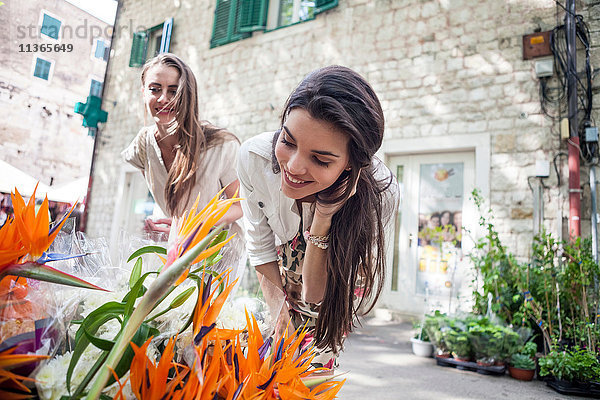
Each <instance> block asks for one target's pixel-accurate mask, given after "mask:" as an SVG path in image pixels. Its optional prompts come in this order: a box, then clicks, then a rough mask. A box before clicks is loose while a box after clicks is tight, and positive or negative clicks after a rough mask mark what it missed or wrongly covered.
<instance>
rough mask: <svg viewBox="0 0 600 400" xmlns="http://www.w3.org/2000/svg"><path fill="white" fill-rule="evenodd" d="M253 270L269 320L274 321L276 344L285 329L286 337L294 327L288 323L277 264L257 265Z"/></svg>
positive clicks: (288, 318) (274, 262)
mask: <svg viewBox="0 0 600 400" xmlns="http://www.w3.org/2000/svg"><path fill="white" fill-rule="evenodd" d="M255 268H256V275H257V276H258V282H259V283H260V289H261V291H262V293H263V296H265V301H266V302H267V306H268V307H269V311H270V313H271V318H272V319H273V320H274V321H276V322H275V332H274V336H275V337H274V339H275V342H277V341H278V340H279V338H280V337H281V336H283V334H284V332H285V331H286V329H287V330H288V335H290V334H292V333H293V332H294V327H293V326H292V324H291V323H290V314H289V310H288V306H287V303H286V301H285V292H284V291H283V283H282V282H281V275H280V274H279V264H278V263H277V261H271V262H268V263H266V264H261V265H257V266H256V267H255Z"/></svg>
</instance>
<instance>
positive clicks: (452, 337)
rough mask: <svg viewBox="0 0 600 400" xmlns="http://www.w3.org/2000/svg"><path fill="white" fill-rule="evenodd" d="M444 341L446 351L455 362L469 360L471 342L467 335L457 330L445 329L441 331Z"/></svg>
mask: <svg viewBox="0 0 600 400" xmlns="http://www.w3.org/2000/svg"><path fill="white" fill-rule="evenodd" d="M443 333H444V340H445V342H446V344H447V345H448V350H450V352H451V353H452V356H453V357H454V358H455V359H456V360H457V361H470V360H471V341H470V340H469V333H468V332H466V331H464V330H462V329H459V328H446V329H444V330H443Z"/></svg>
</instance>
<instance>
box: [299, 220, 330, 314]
mask: <svg viewBox="0 0 600 400" xmlns="http://www.w3.org/2000/svg"><path fill="white" fill-rule="evenodd" d="M330 227H331V217H330V216H323V215H321V214H320V213H318V212H315V216H314V218H313V223H312V225H311V227H310V234H311V235H313V236H326V235H328V234H329V228H330ZM328 251H329V250H328V249H321V248H320V247H317V246H315V245H314V244H313V243H311V242H310V241H309V240H307V241H306V252H305V253H304V263H303V264H302V299H303V300H304V301H306V302H307V303H320V302H321V300H323V297H324V296H325V288H326V287H327V252H328Z"/></svg>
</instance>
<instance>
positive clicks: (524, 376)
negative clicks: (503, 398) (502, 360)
mask: <svg viewBox="0 0 600 400" xmlns="http://www.w3.org/2000/svg"><path fill="white" fill-rule="evenodd" d="M508 373H509V374H510V376H512V377H513V378H515V379H518V380H520V381H530V380H532V379H533V376H534V375H535V369H521V368H515V367H510V366H509V367H508Z"/></svg>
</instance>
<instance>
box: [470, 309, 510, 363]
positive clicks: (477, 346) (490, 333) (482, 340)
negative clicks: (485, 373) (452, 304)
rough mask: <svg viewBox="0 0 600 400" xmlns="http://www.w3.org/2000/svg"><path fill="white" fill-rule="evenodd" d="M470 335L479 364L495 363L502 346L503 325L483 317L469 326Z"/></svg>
mask: <svg viewBox="0 0 600 400" xmlns="http://www.w3.org/2000/svg"><path fill="white" fill-rule="evenodd" d="M469 336H470V339H471V346H472V348H473V352H474V354H475V360H476V361H477V364H479V365H482V366H491V365H494V362H495V360H496V358H498V354H499V352H500V349H501V347H502V340H503V334H502V327H500V326H497V325H492V324H490V322H489V321H488V320H487V319H482V320H480V321H479V322H478V323H476V324H472V325H471V326H470V327H469Z"/></svg>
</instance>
